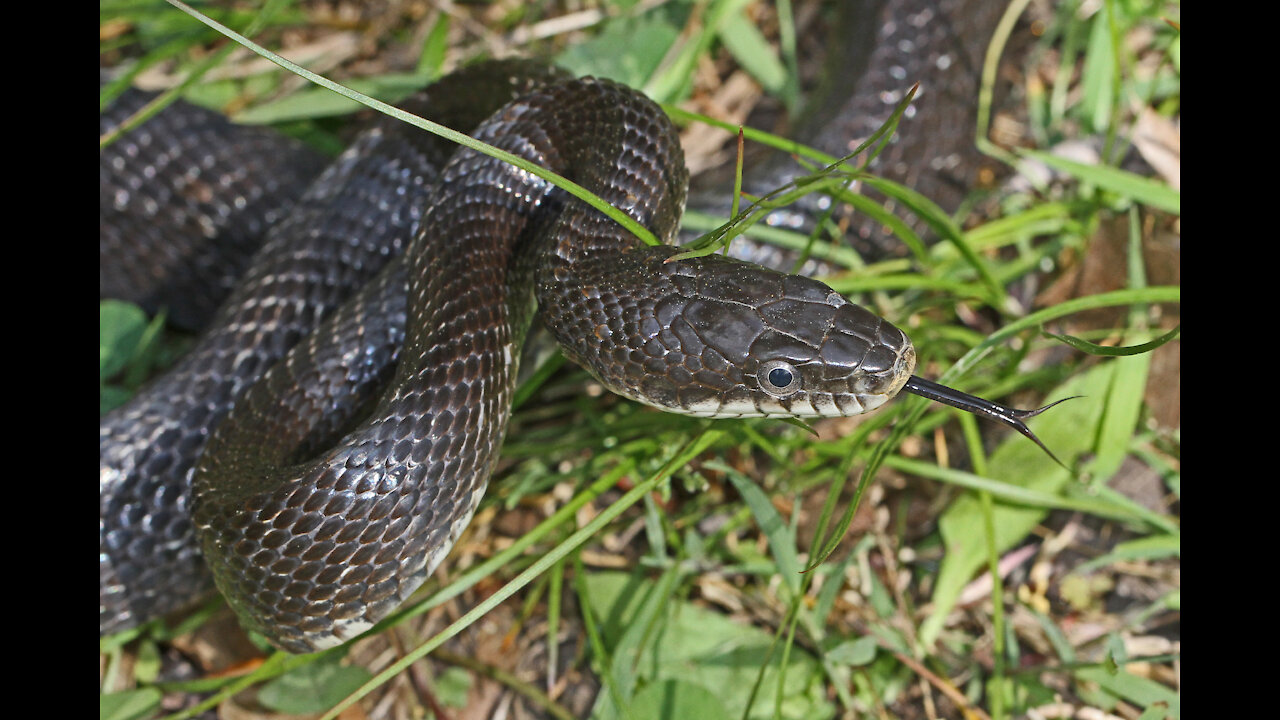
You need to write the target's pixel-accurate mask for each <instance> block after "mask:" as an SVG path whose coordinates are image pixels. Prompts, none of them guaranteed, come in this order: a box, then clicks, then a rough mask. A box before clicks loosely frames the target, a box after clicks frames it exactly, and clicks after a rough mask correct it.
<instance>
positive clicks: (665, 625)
mask: <svg viewBox="0 0 1280 720" xmlns="http://www.w3.org/2000/svg"><path fill="white" fill-rule="evenodd" d="M583 583H584V584H585V586H586V587H587V588H588V589H589V592H587V593H586V597H587V598H588V607H587V608H585V609H586V610H587V611H589V612H591V613H592V615H593V616H594V617H595V618H597V621H598V623H599V629H600V636H601V639H602V641H603V643H604V644H605V645H606V646H607V650H609V651H610V652H613V651H614V648H616V647H617V645H618V643H619V641H620V640H621V639H622V637H623V635H624V634H626V633H627V632H628V630H629V629H630V628H631V627H632V626H633V625H634V623H636V622H637V621H638V620H639V617H640V616H639V613H640V611H641V609H642V607H643V606H644V604H645V603H646V602H647V598H648V597H649V596H650V595H651V594H652V593H653V592H655V590H656V587H655V582H654V581H652V580H650V579H647V578H645V577H643V576H641V575H639V574H630V575H629V574H625V573H619V572H598V573H592V574H591V575H590V576H588V577H587V578H586V579H585V580H584V581H583ZM773 642H774V638H773V635H771V634H770V633H766V632H763V631H762V630H760V629H759V628H756V627H752V626H750V625H746V624H742V623H739V622H735V621H733V620H730V619H729V618H728V617H726V616H725V615H724V614H723V613H719V612H714V611H711V610H707V609H705V608H702V607H699V606H697V605H693V604H691V603H685V602H679V601H674V600H673V601H670V602H668V603H667V605H666V606H665V607H664V608H663V609H662V612H661V613H660V614H659V615H658V622H656V623H654V625H653V628H652V630H651V631H650V632H649V634H648V637H647V638H646V639H645V643H644V644H643V645H642V646H640V647H633V648H632V651H633V652H634V653H635V654H634V655H633V656H632V657H631V658H630V662H631V663H632V664H633V666H634V668H635V672H636V676H635V681H636V683H637V687H639V688H643V687H647V686H649V685H651V684H653V683H659V682H662V681H666V680H678V681H680V682H682V683H688V684H692V685H697V686H699V687H702V688H704V689H706V690H707V691H709V692H711V693H713V694H714V695H715V696H716V697H717V698H719V700H720V703H721V704H722V706H723V707H724V709H725V711H726V712H727V713H728V714H729V717H732V718H742V717H744V712H746V704H747V698H748V697H749V696H750V694H751V689H752V687H753V686H754V685H755V683H756V678H757V675H758V674H759V671H760V668H761V667H762V666H763V667H765V672H764V677H763V679H762V681H761V683H760V688H761V689H760V694H759V696H758V697H757V698H756V701H755V703H754V704H753V705H752V707H751V710H750V712H749V713H747V714H746V715H745V717H747V718H759V719H760V720H764V719H765V718H772V717H774V715H773V705H774V702H773V694H774V693H775V692H777V688H778V667H777V665H778V663H779V662H780V654H778V653H771V652H770V648H771V647H772V646H773ZM616 662H617V660H616V659H615V663H616ZM782 693H783V697H782V702H781V710H782V712H781V717H782V718H784V719H785V718H796V719H797V720H799V719H801V718H804V719H805V720H808V719H809V718H813V719H814V720H823V719H824V718H830V717H833V716H834V714H835V708H834V706H832V705H831V703H830V701H828V700H827V698H826V694H825V692H824V691H823V680H822V669H821V667H820V665H819V663H818V661H817V659H815V658H814V657H813V656H812V655H811V654H809V653H808V652H807V651H805V650H803V649H801V648H799V647H792V648H791V653H790V656H789V658H788V660H787V672H786V678H785V681H784V683H783V688H782ZM607 695H608V693H603V692H602V693H601V694H600V699H599V700H597V707H596V711H595V713H594V714H593V717H595V718H599V719H600V720H608V719H610V718H614V717H618V716H617V715H616V714H615V710H614V708H613V705H612V702H611V701H608V699H607V697H606V696H607ZM633 716H634V717H637V718H643V717H644V716H642V715H637V714H634V713H633ZM687 717H699V716H697V715H693V716H687Z"/></svg>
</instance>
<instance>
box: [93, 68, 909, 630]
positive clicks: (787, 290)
mask: <svg viewBox="0 0 1280 720" xmlns="http://www.w3.org/2000/svg"><path fill="white" fill-rule="evenodd" d="M407 109H409V110H411V111H413V112H416V113H418V114H421V115H424V116H426V117H429V118H431V119H436V120H438V121H441V122H443V123H444V124H448V125H451V126H453V127H455V128H459V129H469V128H474V132H473V133H472V134H473V135H474V136H476V137H478V138H479V139H482V140H485V141H486V142H489V143H491V144H493V145H496V146H498V147H500V148H502V149H505V150H508V151H510V152H512V153H514V154H517V155H520V156H522V157H525V158H526V159H529V160H531V161H533V162H535V163H537V164H540V165H543V166H544V167H548V168H549V169H551V170H553V171H556V172H558V173H560V174H562V175H564V176H566V177H568V178H570V179H572V180H574V181H575V182H578V183H579V184H581V185H583V186H584V187H586V188H587V189H589V190H591V191H593V192H594V193H596V194H597V195H599V196H601V197H602V198H604V199H605V200H606V201H608V202H610V203H611V204H613V205H614V206H615V207H618V208H620V209H621V210H623V211H624V212H626V213H627V214H628V215H630V216H631V217H632V218H633V219H635V220H637V221H638V222H640V223H641V224H643V225H645V226H646V227H648V228H649V229H650V230H651V231H652V232H654V234H655V235H657V236H658V237H660V238H662V239H663V240H664V241H670V240H671V238H672V237H673V235H674V233H675V232H676V230H677V229H678V226H679V217H680V212H681V210H682V208H683V206H684V202H685V193H686V181H687V178H686V175H687V173H686V171H685V169H684V162H683V155H682V153H681V150H680V147H679V143H678V140H677V138H676V135H675V131H674V129H673V128H672V127H671V125H670V122H669V121H668V119H667V118H666V116H665V115H664V114H663V113H662V112H661V110H660V109H659V108H658V107H657V106H655V105H654V104H653V103H652V102H650V101H648V100H647V99H646V98H644V97H643V96H642V95H640V94H639V93H636V92H635V91H633V90H630V89H628V88H625V87H623V86H620V85H617V84H614V83H611V82H608V81H602V80H593V79H589V78H588V79H582V80H574V79H567V78H565V77H564V76H563V74H561V73H559V72H557V71H554V70H548V69H546V68H543V67H541V66H537V65H532V64H529V63H523V62H501V63H488V64H483V65H479V66H475V67H473V68H471V69H468V70H464V71H462V72H460V73H458V74H455V75H453V76H450V77H449V78H446V79H445V80H443V81H441V82H440V83H438V84H437V85H435V86H433V87H432V88H429V89H428V90H426V91H425V92H424V93H423V94H422V95H421V96H418V97H417V98H415V100H413V101H411V102H410V103H409V104H408V105H407ZM406 248H407V251H405V250H406ZM402 251H404V252H402ZM675 252H676V250H675V249H674V248H672V247H670V246H666V245H663V246H652V247H651V246H647V245H644V244H643V243H641V242H640V241H639V240H637V239H636V238H634V237H633V236H631V235H630V234H629V233H627V232H626V231H624V230H622V229H621V228H620V227H619V226H618V225H616V223H614V222H613V221H612V220H609V219H607V218H606V217H604V216H603V215H601V214H599V213H598V212H596V211H594V210H592V209H590V208H589V207H587V206H586V205H585V204H583V203H582V202H581V201H579V200H577V199H575V198H572V197H571V196H568V195H567V194H565V193H563V192H562V191H560V190H558V189H555V188H553V187H552V186H550V185H548V184H547V183H545V182H544V181H542V180H540V179H537V178H535V177H533V176H531V175H528V174H526V173H524V172H522V171H518V170H515V169H513V168H511V167H510V166H508V165H506V164H505V163H501V162H500V161H496V160H493V159H491V158H488V157H485V156H481V155H477V154H475V153H473V152H471V151H460V152H456V153H455V152H454V150H453V148H451V147H448V146H446V145H445V144H443V142H442V141H439V140H436V139H435V138H434V137H433V136H429V135H426V134H425V133H421V132H419V131H416V130H413V129H411V128H406V127H401V126H399V125H398V124H396V123H393V122H391V121H383V122H379V123H378V124H377V125H375V126H374V127H373V128H371V129H370V130H367V131H366V132H365V133H363V134H362V135H361V136H360V138H359V139H357V141H356V142H355V143H354V144H353V146H352V147H351V148H350V149H349V150H348V151H347V152H345V153H344V154H343V155H342V156H341V157H339V158H338V160H337V161H335V163H334V164H333V165H331V166H330V167H329V168H328V169H327V170H326V171H325V172H324V174H323V175H322V176H321V177H320V178H319V179H318V180H317V181H316V182H315V183H314V184H313V185H312V186H311V188H310V189H309V190H308V191H307V193H306V194H304V195H303V196H302V198H301V199H300V201H299V202H298V206H297V207H296V208H295V209H294V210H293V212H292V213H291V214H290V215H289V216H288V217H287V218H286V219H284V220H283V221H282V222H280V223H278V224H276V225H275V226H273V228H272V229H271V231H270V232H269V234H268V236H267V241H266V244H265V246H264V248H263V250H262V251H260V252H259V253H258V255H257V256H256V258H255V260H254V262H253V264H252V266H251V267H250V269H249V271H248V274H247V275H246V276H245V278H244V280H242V281H241V283H240V284H239V285H238V286H237V287H236V289H235V290H234V291H233V292H232V294H231V296H230V298H229V299H228V300H227V302H226V303H224V304H223V305H222V307H221V309H220V310H219V311H218V313H217V315H216V317H215V319H214V322H213V325H212V329H211V330H209V331H208V332H207V333H206V334H205V335H204V336H202V338H201V340H200V341H199V343H198V344H197V346H196V348H194V350H193V351H192V352H191V353H190V354H189V355H188V356H187V357H186V358H184V360H183V361H182V362H181V363H180V364H179V365H178V366H177V367H176V368H175V369H174V370H173V371H172V372H170V373H169V374H168V375H166V376H165V377H164V378H161V379H160V380H158V381H156V382H155V383H153V384H152V385H150V386H149V387H148V388H147V389H146V390H145V391H144V392H143V393H141V394H140V395H139V396H138V397H137V398H135V400H134V401H133V402H132V403H130V404H129V405H126V406H124V407H122V408H120V409H118V410H117V411H114V412H113V413H110V414H108V415H107V416H106V417H104V418H103V420H102V422H101V434H100V457H101V466H102V467H101V480H100V487H101V491H100V496H101V504H102V512H101V525H100V548H101V553H100V573H101V595H100V597H101V602H100V620H101V623H100V624H101V629H102V631H103V632H109V631H111V630H114V629H118V628H121V627H125V626H128V625H130V624H134V623H136V622H139V621H141V620H145V619H147V618H149V617H151V616H154V615H156V614H160V613H164V612H167V611H169V610H172V609H174V608H176V607H178V606H180V605H181V604H183V603H185V602H186V598H187V597H189V594H190V590H191V589H193V588H195V589H199V588H200V587H202V586H207V580H205V578H206V575H205V571H204V570H203V564H202V562H201V560H200V556H201V555H203V557H204V561H205V562H207V564H208V567H209V568H210V569H211V570H212V574H213V577H214V578H215V580H216V582H217V585H218V587H219V589H220V590H221V591H222V593H223V594H224V595H225V596H226V597H227V599H228V602H229V603H230V604H231V606H232V607H233V608H234V609H235V610H236V612H237V614H238V615H239V616H240V618H241V621H242V622H243V623H244V624H245V625H246V626H248V627H251V628H253V629H255V630H258V631H259V632H261V633H262V634H264V635H265V636H266V637H268V638H269V639H270V640H271V641H272V642H273V643H274V644H276V645H277V646H279V647H281V648H283V649H286V650H289V651H292V652H309V651H313V650H317V649H322V648H325V647H329V646H332V645H334V644H337V643H340V642H342V641H344V640H346V639H349V638H351V637H354V636H355V635H357V634H359V633H360V632H363V631H364V630H365V629H367V628H368V627H370V626H371V625H372V624H373V623H375V622H376V621H377V620H378V619H379V618H381V617H383V616H385V615H386V614H387V613H388V612H390V611H391V609H393V608H394V607H395V606H396V605H398V604H399V603H400V602H401V601H402V600H403V599H404V598H405V597H407V596H408V594H410V593H412V592H413V591H414V590H415V589H416V588H417V587H418V586H420V585H421V583H422V582H423V581H424V580H425V578H426V577H427V576H428V575H429V574H430V573H431V572H432V570H433V569H434V567H435V566H436V565H437V564H438V562H439V561H440V560H441V559H442V558H443V557H444V555H445V554H446V553H447V552H448V550H449V548H450V547H451V546H452V544H453V542H454V541H455V540H456V538H457V536H458V534H459V533H460V532H461V531H462V529H463V528H465V526H466V524H467V522H468V521H469V519H470V517H471V514H472V513H473V512H474V510H475V507H476V504H477V503H478V502H479V500H480V498H481V496H482V494H483V491H484V487H485V484H486V483H487V480H488V476H489V474H490V472H491V470H492V467H493V464H494V462H495V461H496V459H497V456H498V449H499V448H500V446H501V442H502V435H503V431H504V428H505V425H506V419H507V416H508V414H509V412H510V397H511V392H512V388H513V384H514V378H515V372H516V370H517V365H518V362H519V355H520V352H519V348H520V345H521V343H522V341H523V338H524V335H525V332H526V331H527V328H528V325H529V322H530V320H531V318H532V316H533V312H534V308H535V307H536V308H537V311H538V313H539V314H540V316H541V318H542V320H543V321H544V323H545V324H546V325H547V327H548V328H549V329H550V330H551V332H552V334H553V335H554V336H555V337H556V338H557V340H559V342H560V343H561V345H562V347H563V348H564V349H565V352H566V354H567V355H568V356H569V357H571V358H572V359H574V360H575V361H577V362H579V363H580V364H582V365H583V366H584V367H585V368H587V369H588V370H589V371H590V372H591V373H592V374H594V375H595V376H596V377H597V378H599V379H600V380H601V382H602V383H604V384H605V385H606V386H607V387H609V388H610V389H612V390H614V391H616V392H619V393H621V394H623V395H626V396H628V397H632V398H634V399H636V400H639V401H642V402H645V403H648V404H651V405H655V406H658V407H661V408H663V409H667V410H672V411H677V412H685V413H690V414H695V415H702V416H710V417H721V416H730V417H741V416H768V415H787V416H816V415H828V416H830V415H850V414H858V413H862V412H867V411H869V410H872V409H874V408H876V407H878V406H880V405H882V404H883V403H884V402H886V401H888V400H889V399H890V398H892V397H893V396H894V395H895V394H896V393H897V392H898V391H899V390H900V389H901V388H902V387H903V385H904V383H906V382H907V381H908V379H909V378H910V376H911V372H912V369H913V368H914V351H913V350H912V347H911V344H910V341H909V340H907V338H906V336H905V335H904V334H903V333H901V332H900V331H899V330H898V329H897V328H894V327H893V326H892V325H890V324H889V323H888V322H886V321H884V320H882V319H880V318H878V317H876V316H875V315H874V314H872V313H870V312H868V311H866V310H864V309H862V308H860V307H858V306H856V305H853V304H851V303H849V302H848V301H847V300H845V299H844V298H843V297H841V296H840V295H839V294H837V293H835V292H833V291H832V290H831V289H830V288H828V287H826V286H825V285H822V284H821V283H818V282H816V281H813V280H809V279H807V278H803V277H798V276H791V275H785V274H782V273H778V272H775V271H772V270H767V269H764V268H761V267H758V266H754V265H750V264H747V263H744V262H740V261H736V260H733V259H729V258H723V257H718V256H712V257H705V258H695V259H683V260H674V261H673V260H672V256H673V255H674V254H675ZM399 258H403V260H401V259H399ZM237 398H238V400H237V401H236V402H235V403H234V407H233V403H232V401H233V400H236V399H237ZM206 444H207V445H206ZM197 536H198V538H199V542H198V544H197V543H196V542H195V541H194V538H195V537H197ZM175 586H185V587H186V589H187V591H188V592H187V593H175V592H174V590H173V588H174V587H175Z"/></svg>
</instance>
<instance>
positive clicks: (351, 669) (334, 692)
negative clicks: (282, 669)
mask: <svg viewBox="0 0 1280 720" xmlns="http://www.w3.org/2000/svg"><path fill="white" fill-rule="evenodd" d="M371 677H373V674H372V673H370V672H369V671H368V670H366V669H365V668H362V667H356V666H351V665H338V664H336V663H313V664H311V665H304V666H302V667H300V668H296V669H294V670H290V671H289V672H287V673H285V674H284V675H281V676H280V677H278V678H276V679H275V680H272V681H271V682H269V683H267V684H266V685H264V686H263V687H262V692H260V693H258V701H259V702H261V703H262V704H263V705H265V706H267V707H269V708H271V709H272V710H277V711H279V712H283V713H290V714H293V715H303V714H307V713H318V712H324V711H325V710H328V709H329V708H331V707H333V706H334V705H336V704H337V703H338V701H339V700H342V699H343V698H345V697H346V696H347V695H350V694H351V693H352V692H354V691H355V690H356V689H357V688H359V687H360V686H361V685H362V684H364V683H365V682H367V681H368V680H369V678H371Z"/></svg>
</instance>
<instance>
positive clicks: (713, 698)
mask: <svg viewBox="0 0 1280 720" xmlns="http://www.w3.org/2000/svg"><path fill="white" fill-rule="evenodd" d="M629 709H630V711H631V715H632V716H633V717H636V718H653V720H685V719H686V718H698V719H699V720H729V719H730V718H731V717H732V716H731V715H729V713H728V711H726V710H725V707H724V703H723V702H721V700H720V696H719V695H717V694H716V693H714V692H712V691H711V690H709V689H707V688H705V687H703V686H702V685H698V684H696V683H690V682H683V681H681V680H662V681H660V682H656V683H653V684H651V685H647V686H646V687H645V688H644V689H642V690H640V692H637V693H636V695H635V697H634V698H632V700H631V707H630V708H629Z"/></svg>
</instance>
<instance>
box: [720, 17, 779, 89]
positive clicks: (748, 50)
mask: <svg viewBox="0 0 1280 720" xmlns="http://www.w3.org/2000/svg"><path fill="white" fill-rule="evenodd" d="M716 34H717V36H718V37H719V38H720V42H722V43H724V46H725V48H726V49H727V50H728V51H729V53H730V54H731V55H733V57H734V58H735V59H737V61H738V63H739V64H740V65H742V68H743V69H744V70H746V71H747V73H748V74H750V75H751V77H753V78H755V79H756V82H758V83H760V85H761V87H763V88H764V89H765V91H766V92H768V93H770V94H776V93H779V92H781V91H782V86H783V85H784V84H786V82H787V70H786V68H784V67H783V66H782V61H781V60H779V59H778V54H777V52H776V51H775V50H774V49H773V47H772V46H771V45H770V44H769V41H768V40H765V38H764V35H762V34H761V33H760V29H759V28H757V27H756V26H755V25H754V24H752V23H751V21H749V20H747V18H746V16H745V15H743V14H741V13H735V14H733V15H730V16H728V17H726V18H725V19H724V20H723V21H722V22H721V23H720V27H719V29H718V30H717V32H716Z"/></svg>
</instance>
